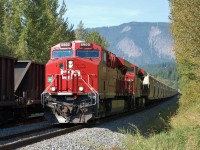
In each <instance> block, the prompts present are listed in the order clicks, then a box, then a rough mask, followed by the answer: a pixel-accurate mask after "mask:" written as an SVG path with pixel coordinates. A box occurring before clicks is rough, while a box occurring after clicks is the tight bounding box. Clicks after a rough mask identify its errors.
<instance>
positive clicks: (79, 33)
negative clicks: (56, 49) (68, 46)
mask: <svg viewBox="0 0 200 150" xmlns="http://www.w3.org/2000/svg"><path fill="white" fill-rule="evenodd" d="M75 36H76V40H81V41H82V40H84V39H85V36H86V31H85V28H84V24H83V22H82V20H81V21H80V23H79V24H78V26H77V29H76V31H75Z"/></svg>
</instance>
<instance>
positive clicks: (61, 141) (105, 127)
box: [18, 98, 177, 150]
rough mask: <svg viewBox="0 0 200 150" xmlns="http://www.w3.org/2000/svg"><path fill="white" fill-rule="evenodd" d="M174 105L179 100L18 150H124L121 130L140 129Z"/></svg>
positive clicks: (169, 101)
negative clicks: (132, 126) (133, 126)
mask: <svg viewBox="0 0 200 150" xmlns="http://www.w3.org/2000/svg"><path fill="white" fill-rule="evenodd" d="M174 105H177V98H172V99H170V100H168V101H165V102H163V103H161V104H159V105H157V106H155V107H153V108H150V109H148V110H145V111H143V112H139V113H136V114H133V115H130V116H127V117H124V118H120V119H117V120H114V121H109V122H107V123H104V124H100V125H99V126H96V127H93V128H84V129H81V130H77V131H75V132H71V133H68V134H65V135H62V136H58V137H54V138H51V139H47V140H45V141H41V142H38V143H35V144H32V145H28V146H26V147H22V148H19V149H18V150H26V149H28V150H38V149H43V150H50V149H51V150H54V149H55V150H57V149H59V150H79V149H81V150H93V149H111V148H113V147H117V148H121V149H123V144H122V141H123V140H124V139H125V138H126V136H125V135H124V134H123V133H122V132H120V131H119V129H128V128H130V126H131V124H134V125H135V126H137V127H138V128H140V127H141V126H142V125H144V124H145V123H147V122H149V121H150V120H151V119H153V118H155V117H158V116H159V113H160V112H162V111H165V110H168V109H169V108H170V107H172V106H174ZM122 139H123V140H122ZM133 144H134V143H133Z"/></svg>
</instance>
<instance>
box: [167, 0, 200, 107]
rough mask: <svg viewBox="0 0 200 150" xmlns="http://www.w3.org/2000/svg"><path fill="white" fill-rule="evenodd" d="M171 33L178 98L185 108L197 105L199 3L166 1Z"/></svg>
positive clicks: (199, 90) (199, 91) (199, 81)
mask: <svg viewBox="0 0 200 150" xmlns="http://www.w3.org/2000/svg"><path fill="white" fill-rule="evenodd" d="M169 2H170V7H171V16H170V18H171V25H170V28H171V32H172V35H173V38H174V52H175V55H176V61H177V64H178V72H179V76H180V90H181V92H182V98H181V101H180V104H183V105H184V106H186V107H187V106H188V104H189V103H190V104H192V103H195V102H198V101H200V86H199V85H200V36H199V35H200V11H199V10H200V1H199V0H190V1H188V0H169Z"/></svg>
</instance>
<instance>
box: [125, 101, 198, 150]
mask: <svg viewBox="0 0 200 150" xmlns="http://www.w3.org/2000/svg"><path fill="white" fill-rule="evenodd" d="M180 100H181V99H180ZM173 109H177V108H176V107H175V106H174V108H173V107H172V109H171V110H165V111H163V112H161V113H160V115H159V117H157V118H154V120H152V121H151V122H149V123H146V124H145V125H144V126H142V127H141V128H140V131H139V129H138V128H136V127H134V125H133V126H132V127H133V130H134V132H132V133H130V132H129V133H127V134H126V135H127V136H126V138H125V139H122V142H123V143H124V146H125V149H128V150H199V149H200V103H198V100H197V101H196V102H194V103H190V105H189V106H187V110H184V107H182V104H181V106H180V107H179V109H178V111H177V113H172V112H174V110H173ZM144 131H145V132H144ZM144 133H145V134H144Z"/></svg>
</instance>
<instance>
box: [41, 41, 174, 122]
mask: <svg viewBox="0 0 200 150" xmlns="http://www.w3.org/2000/svg"><path fill="white" fill-rule="evenodd" d="M154 83H155V84H154ZM45 84H46V89H45V91H44V92H43V93H42V104H43V105H44V107H45V117H46V118H47V120H48V121H50V122H52V123H86V122H88V121H89V120H91V119H96V118H101V117H105V116H107V115H111V114H115V113H120V112H123V111H128V110H131V109H135V108H137V107H139V106H144V105H145V104H147V103H148V102H149V101H150V100H153V99H159V98H166V97H170V96H172V95H174V94H175V93H176V91H175V90H174V89H171V88H169V90H171V93H169V90H168V89H167V88H165V87H166V86H165V87H164V85H163V84H162V83H160V82H158V81H157V80H155V79H153V78H152V77H151V76H149V75H148V74H147V73H146V72H145V71H144V70H142V69H140V68H139V67H137V66H135V65H134V64H131V63H129V62H128V61H126V60H125V59H123V58H120V57H116V55H115V54H113V53H111V52H109V51H108V50H106V49H104V48H102V47H101V46H98V45H96V44H94V43H86V42H82V41H73V42H64V43H59V44H57V45H55V46H53V47H52V48H51V59H50V60H49V62H48V63H47V64H46V83H45ZM161 86H162V87H161Z"/></svg>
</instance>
